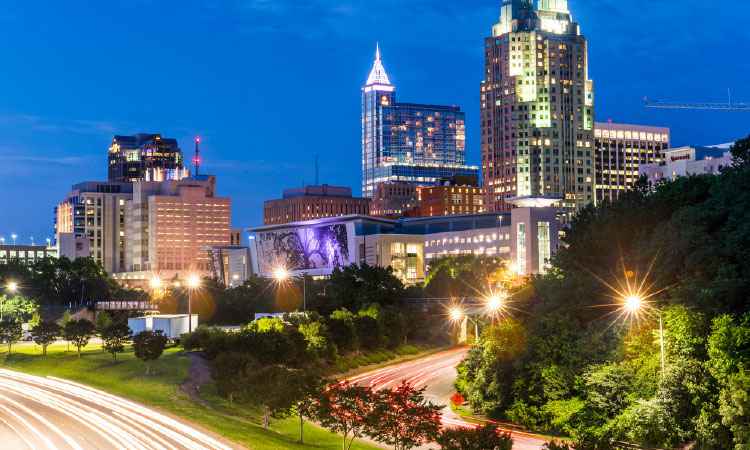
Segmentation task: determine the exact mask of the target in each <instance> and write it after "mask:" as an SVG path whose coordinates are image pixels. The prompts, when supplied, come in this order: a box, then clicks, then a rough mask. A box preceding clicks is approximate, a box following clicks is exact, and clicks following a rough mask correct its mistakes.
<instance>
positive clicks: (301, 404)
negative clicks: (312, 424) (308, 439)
mask: <svg viewBox="0 0 750 450" xmlns="http://www.w3.org/2000/svg"><path fill="white" fill-rule="evenodd" d="M324 387H325V386H324V384H323V381H322V380H321V379H320V378H319V377H318V376H316V375H313V374H309V373H304V372H301V371H300V372H297V373H296V374H294V375H293V376H291V377H290V379H289V385H288V388H289V389H290V390H291V396H292V399H293V403H294V412H295V414H296V415H297V417H299V443H300V445H304V439H303V436H304V425H305V420H315V418H316V417H317V414H318V396H319V395H320V393H321V392H322V390H323V388H324Z"/></svg>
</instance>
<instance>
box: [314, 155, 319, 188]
mask: <svg viewBox="0 0 750 450" xmlns="http://www.w3.org/2000/svg"><path fill="white" fill-rule="evenodd" d="M315 186H320V184H318V154H317V153H316V154H315Z"/></svg>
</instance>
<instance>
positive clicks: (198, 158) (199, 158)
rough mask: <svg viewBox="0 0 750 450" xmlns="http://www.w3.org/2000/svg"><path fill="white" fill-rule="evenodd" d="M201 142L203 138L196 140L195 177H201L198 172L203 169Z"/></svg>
mask: <svg viewBox="0 0 750 450" xmlns="http://www.w3.org/2000/svg"><path fill="white" fill-rule="evenodd" d="M200 142H201V138H199V137H197V138H195V158H193V162H194V163H195V176H198V175H199V172H198V171H199V170H200V167H201V157H200V154H201V150H200V146H199V144H200Z"/></svg>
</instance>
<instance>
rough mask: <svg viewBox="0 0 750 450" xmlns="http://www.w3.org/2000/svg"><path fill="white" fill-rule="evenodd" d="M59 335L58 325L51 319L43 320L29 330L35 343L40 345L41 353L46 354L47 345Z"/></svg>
mask: <svg viewBox="0 0 750 450" xmlns="http://www.w3.org/2000/svg"><path fill="white" fill-rule="evenodd" d="M59 335H60V325H58V324H57V323H56V322H54V321H52V320H43V321H41V322H39V324H38V325H37V326H35V327H34V328H33V329H32V330H31V336H32V337H33V338H34V342H35V343H36V344H37V345H41V346H42V355H46V354H47V347H48V346H49V345H50V344H52V343H53V342H55V339H57V336H59Z"/></svg>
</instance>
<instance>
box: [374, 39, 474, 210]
mask: <svg viewBox="0 0 750 450" xmlns="http://www.w3.org/2000/svg"><path fill="white" fill-rule="evenodd" d="M454 175H461V176H479V168H478V167H471V166H467V165H466V118H465V113H464V112H462V111H461V108H459V107H457V106H439V105H423V104H417V103H397V102H396V86H395V85H394V84H391V81H390V79H389V77H388V75H387V74H386V72H385V68H384V67H383V64H382V62H381V60H380V51H379V50H378V51H377V54H376V58H375V63H374V65H373V68H372V72H371V73H370V76H369V78H368V79H367V83H366V84H365V86H364V87H363V88H362V196H363V197H370V198H371V197H372V196H373V194H374V193H375V189H376V187H377V185H378V184H379V183H391V182H405V183H409V184H414V185H417V186H431V185H434V184H435V182H436V181H437V180H438V179H440V178H443V177H450V176H454Z"/></svg>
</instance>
